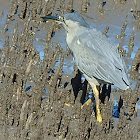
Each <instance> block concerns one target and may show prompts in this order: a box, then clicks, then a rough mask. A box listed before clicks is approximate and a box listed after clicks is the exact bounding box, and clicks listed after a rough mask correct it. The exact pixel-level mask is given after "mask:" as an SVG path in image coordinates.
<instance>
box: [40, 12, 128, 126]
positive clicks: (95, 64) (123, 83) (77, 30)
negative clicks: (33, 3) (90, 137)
mask: <svg viewBox="0 0 140 140" xmlns="http://www.w3.org/2000/svg"><path fill="white" fill-rule="evenodd" d="M42 18H43V21H44V20H45V19H49V20H52V21H56V22H60V23H61V24H62V25H63V27H64V28H65V31H66V34H67V36H66V41H67V44H68V46H69V48H70V50H71V52H72V55H73V57H74V59H75V63H76V65H77V66H78V68H79V70H80V71H81V72H82V73H83V75H84V76H85V78H86V79H87V81H88V82H89V84H90V85H91V87H92V89H93V93H94V97H95V101H96V117H97V121H98V122H100V123H101V122H102V116H101V112H100V99H99V94H100V93H99V89H98V86H99V84H100V83H109V84H114V85H116V86H117V87H119V88H120V89H123V90H126V89H128V88H129V81H128V78H127V75H126V66H125V63H124V60H123V58H122V57H121V55H120V53H119V52H118V49H117V47H115V46H114V44H113V43H112V42H111V41H110V40H109V39H108V38H107V37H106V36H105V35H103V34H102V33H101V32H99V31H97V30H96V29H94V28H90V26H89V25H88V24H87V23H86V21H85V20H84V19H83V17H82V16H80V15H79V14H76V13H69V14H65V15H62V16H58V17H53V16H48V17H42ZM90 102H91V99H88V101H87V105H88V104H89V103H90ZM85 104H86V103H85ZM83 106H84V105H82V107H83Z"/></svg>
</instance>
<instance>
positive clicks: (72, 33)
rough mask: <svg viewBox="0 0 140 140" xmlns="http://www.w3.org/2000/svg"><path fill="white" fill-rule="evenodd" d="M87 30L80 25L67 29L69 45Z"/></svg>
mask: <svg viewBox="0 0 140 140" xmlns="http://www.w3.org/2000/svg"><path fill="white" fill-rule="evenodd" d="M84 30H85V27H83V26H80V27H78V28H73V29H70V28H69V29H67V36H66V41H67V44H68V46H71V45H70V44H71V43H72V42H73V39H74V38H75V37H76V36H78V35H80V34H82V32H83V31H84Z"/></svg>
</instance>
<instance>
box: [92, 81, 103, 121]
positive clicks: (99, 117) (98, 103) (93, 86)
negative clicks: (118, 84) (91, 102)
mask: <svg viewBox="0 0 140 140" xmlns="http://www.w3.org/2000/svg"><path fill="white" fill-rule="evenodd" d="M91 86H92V89H93V93H94V97H95V101H96V115H97V121H98V122H100V123H101V122H102V116H101V112H100V99H99V90H98V86H96V85H95V84H93V83H92V84H91Z"/></svg>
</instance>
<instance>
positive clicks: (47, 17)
mask: <svg viewBox="0 0 140 140" xmlns="http://www.w3.org/2000/svg"><path fill="white" fill-rule="evenodd" d="M41 18H42V19H43V20H42V21H43V22H45V21H53V22H60V19H59V16H57V17H55V16H45V17H41Z"/></svg>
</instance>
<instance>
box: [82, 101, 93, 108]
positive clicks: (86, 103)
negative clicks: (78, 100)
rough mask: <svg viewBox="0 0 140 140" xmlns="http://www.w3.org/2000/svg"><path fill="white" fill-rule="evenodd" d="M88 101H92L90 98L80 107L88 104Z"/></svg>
mask: <svg viewBox="0 0 140 140" xmlns="http://www.w3.org/2000/svg"><path fill="white" fill-rule="evenodd" d="M90 103H92V100H91V99H88V100H87V101H86V102H85V103H84V104H83V105H82V106H81V109H83V107H84V106H85V105H89V104H90Z"/></svg>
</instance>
